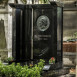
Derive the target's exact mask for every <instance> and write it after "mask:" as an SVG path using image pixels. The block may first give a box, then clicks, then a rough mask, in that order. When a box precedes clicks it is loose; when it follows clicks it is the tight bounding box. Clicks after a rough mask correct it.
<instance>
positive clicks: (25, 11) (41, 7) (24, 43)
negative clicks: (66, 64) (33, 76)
mask: <svg viewBox="0 0 77 77" xmlns="http://www.w3.org/2000/svg"><path fill="white" fill-rule="evenodd" d="M10 6H11V7H12V8H14V9H15V13H14V14H15V17H14V19H13V20H14V21H13V23H14V25H13V45H12V46H13V50H12V53H13V57H14V59H15V61H16V62H28V61H35V63H36V62H37V60H39V59H44V60H45V61H46V64H49V65H52V68H54V67H55V68H56V69H57V68H60V67H62V57H63V56H62V41H63V39H62V37H63V23H62V22H63V19H62V16H63V8H62V6H61V4H60V3H56V2H51V4H37V5H36V4H33V5H21V4H10ZM53 59H54V60H53ZM51 61H53V62H51Z"/></svg>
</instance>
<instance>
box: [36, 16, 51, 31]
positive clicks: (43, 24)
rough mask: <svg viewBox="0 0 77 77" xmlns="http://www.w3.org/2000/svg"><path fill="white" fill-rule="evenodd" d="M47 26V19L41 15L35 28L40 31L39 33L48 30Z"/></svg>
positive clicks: (48, 22)
mask: <svg viewBox="0 0 77 77" xmlns="http://www.w3.org/2000/svg"><path fill="white" fill-rule="evenodd" d="M49 25H50V21H49V18H48V17H47V16H45V15H42V16H40V17H38V19H37V28H38V29H39V30H40V31H45V30H47V29H48V28H49Z"/></svg>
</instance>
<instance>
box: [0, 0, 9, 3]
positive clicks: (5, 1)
mask: <svg viewBox="0 0 77 77" xmlns="http://www.w3.org/2000/svg"><path fill="white" fill-rule="evenodd" d="M7 3H8V0H0V4H7Z"/></svg>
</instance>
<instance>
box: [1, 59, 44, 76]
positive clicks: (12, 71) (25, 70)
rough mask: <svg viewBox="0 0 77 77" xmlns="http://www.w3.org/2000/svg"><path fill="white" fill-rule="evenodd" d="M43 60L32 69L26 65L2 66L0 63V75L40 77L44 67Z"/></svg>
mask: <svg viewBox="0 0 77 77" xmlns="http://www.w3.org/2000/svg"><path fill="white" fill-rule="evenodd" d="M44 62H45V61H44V60H42V59H40V62H39V63H38V64H35V65H34V66H33V67H30V66H28V65H24V66H21V65H20V63H17V64H16V65H15V63H12V64H10V65H4V64H2V63H0V75H4V76H5V77H41V75H40V74H41V73H42V69H43V66H44Z"/></svg>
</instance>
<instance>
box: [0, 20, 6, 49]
mask: <svg viewBox="0 0 77 77" xmlns="http://www.w3.org/2000/svg"><path fill="white" fill-rule="evenodd" d="M5 48H6V38H5V29H4V20H2V19H1V20H0V49H5Z"/></svg>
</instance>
